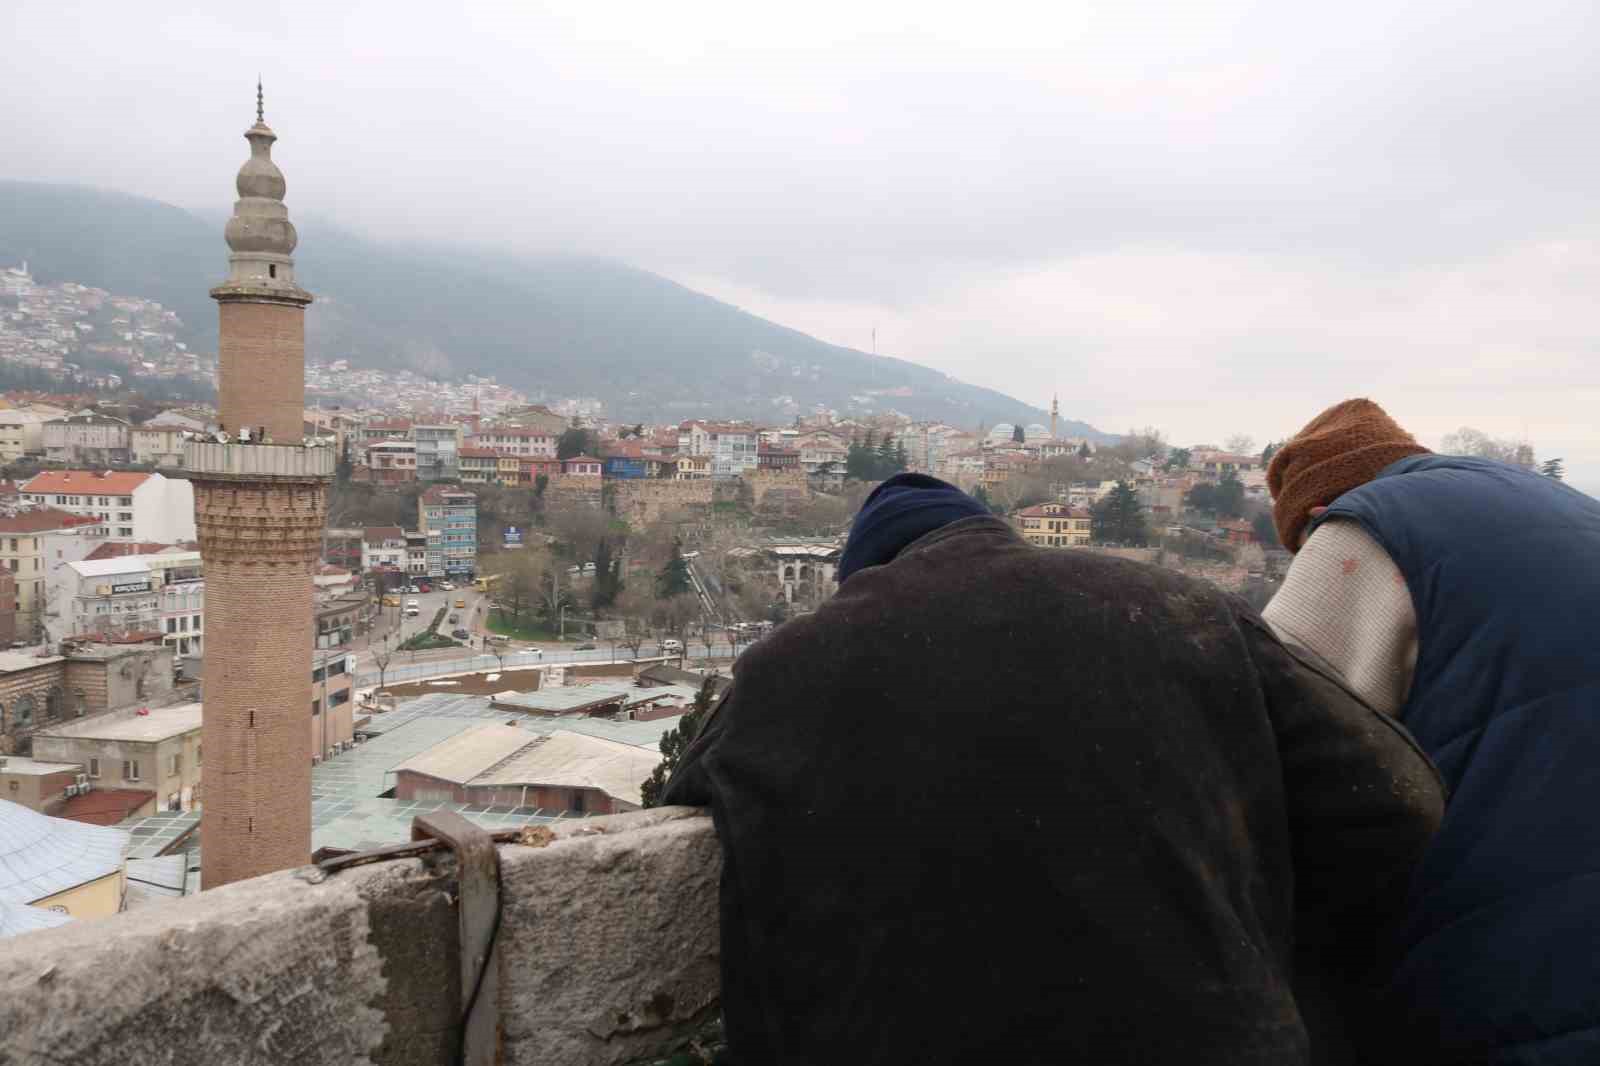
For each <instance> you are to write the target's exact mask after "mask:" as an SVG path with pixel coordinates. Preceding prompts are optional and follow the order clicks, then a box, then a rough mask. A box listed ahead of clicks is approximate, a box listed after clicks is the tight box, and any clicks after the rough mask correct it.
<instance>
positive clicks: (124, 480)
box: [21, 470, 152, 495]
mask: <svg viewBox="0 0 1600 1066" xmlns="http://www.w3.org/2000/svg"><path fill="white" fill-rule="evenodd" d="M151 476H152V475H150V474H141V473H136V472H134V471H131V470H46V471H44V472H43V473H41V474H35V475H34V476H33V477H31V478H29V479H28V480H27V481H24V482H23V483H22V486H21V488H22V491H23V492H32V493H43V492H60V493H69V492H70V493H77V492H82V493H91V492H92V493H96V494H100V495H110V494H113V493H114V494H117V495H127V494H128V493H131V492H132V491H133V490H134V489H136V488H138V487H139V486H140V485H143V484H144V483H145V482H146V481H149V480H150V478H151Z"/></svg>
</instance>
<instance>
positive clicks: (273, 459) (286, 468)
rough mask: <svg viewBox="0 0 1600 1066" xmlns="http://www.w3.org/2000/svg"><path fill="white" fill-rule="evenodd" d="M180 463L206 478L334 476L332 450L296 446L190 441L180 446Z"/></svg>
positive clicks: (306, 477) (310, 479)
mask: <svg viewBox="0 0 1600 1066" xmlns="http://www.w3.org/2000/svg"><path fill="white" fill-rule="evenodd" d="M183 463H184V467H185V468H186V469H187V470H188V471H189V473H190V474H191V475H192V476H194V477H196V478H199V479H201V480H205V479H207V478H242V479H248V480H260V479H271V478H281V479H283V480H286V481H314V480H317V479H320V478H328V477H332V476H333V467H334V454H333V449H332V448H306V447H302V446H301V445H298V444H213V443H210V442H205V441H190V442H189V443H187V444H185V445H184V446H183Z"/></svg>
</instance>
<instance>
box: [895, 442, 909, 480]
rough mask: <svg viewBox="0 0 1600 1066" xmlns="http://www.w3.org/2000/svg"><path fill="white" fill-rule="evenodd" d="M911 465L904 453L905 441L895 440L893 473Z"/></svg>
mask: <svg viewBox="0 0 1600 1066" xmlns="http://www.w3.org/2000/svg"><path fill="white" fill-rule="evenodd" d="M910 466H911V460H910V457H909V456H907V455H906V443H905V441H896V442H895V446H894V471H893V472H894V473H896V474H898V473H900V471H902V470H905V469H907V468H909V467H910Z"/></svg>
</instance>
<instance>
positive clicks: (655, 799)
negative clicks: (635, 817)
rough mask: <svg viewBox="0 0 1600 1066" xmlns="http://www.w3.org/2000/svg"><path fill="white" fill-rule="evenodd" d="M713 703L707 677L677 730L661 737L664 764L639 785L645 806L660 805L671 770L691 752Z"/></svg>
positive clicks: (679, 721)
mask: <svg viewBox="0 0 1600 1066" xmlns="http://www.w3.org/2000/svg"><path fill="white" fill-rule="evenodd" d="M711 702H712V697H711V678H709V677H708V678H706V679H705V681H704V682H703V683H702V684H701V685H700V691H699V692H697V693H695V697H694V706H693V707H691V708H690V709H689V710H688V712H686V713H685V714H684V716H683V717H682V718H680V719H679V720H678V727H677V728H676V729H669V730H667V731H666V733H664V734H662V737H661V761H660V762H659V763H657V764H656V767H655V769H653V770H651V771H650V776H649V777H648V778H646V779H645V780H644V781H643V782H642V783H641V784H640V786H639V792H640V793H641V794H642V796H643V797H644V805H645V806H646V807H659V806H660V805H661V793H663V792H664V791H666V788H667V782H668V781H669V780H670V779H671V778H672V771H674V770H676V769H677V768H678V763H679V762H680V761H681V760H682V759H683V755H684V752H686V751H688V750H689V745H690V744H693V743H694V738H695V737H697V736H699V735H700V730H701V728H702V727H703V726H704V725H705V720H706V715H707V714H709V713H710V711H711Z"/></svg>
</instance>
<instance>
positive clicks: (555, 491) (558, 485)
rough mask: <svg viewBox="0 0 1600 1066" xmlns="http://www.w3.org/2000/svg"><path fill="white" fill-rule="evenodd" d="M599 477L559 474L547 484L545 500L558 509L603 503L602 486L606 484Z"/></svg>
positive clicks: (595, 505)
mask: <svg viewBox="0 0 1600 1066" xmlns="http://www.w3.org/2000/svg"><path fill="white" fill-rule="evenodd" d="M604 484H605V482H603V481H602V480H601V479H600V478H597V477H569V476H568V475H565V474H557V475H556V476H555V477H552V478H551V479H550V482H549V484H547V485H546V486H545V489H544V496H545V500H546V501H547V502H548V503H549V504H550V505H551V506H552V507H555V508H557V509H569V508H573V507H595V508H598V507H599V506H600V505H601V500H602V495H601V487H602V485H604Z"/></svg>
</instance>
